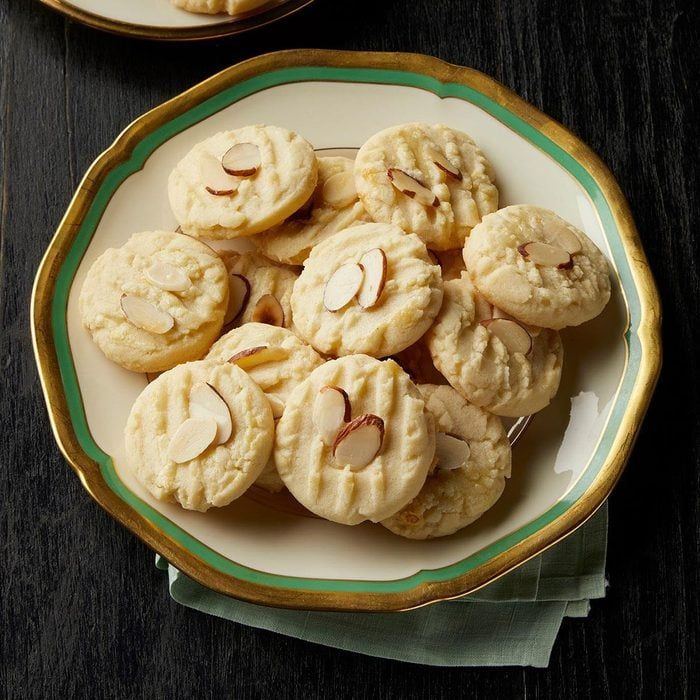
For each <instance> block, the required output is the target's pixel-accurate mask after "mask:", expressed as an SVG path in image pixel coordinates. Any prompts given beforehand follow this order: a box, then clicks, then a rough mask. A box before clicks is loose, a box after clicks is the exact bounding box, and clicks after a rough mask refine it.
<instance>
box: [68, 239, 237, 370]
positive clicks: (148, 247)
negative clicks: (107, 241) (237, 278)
mask: <svg viewBox="0 0 700 700" xmlns="http://www.w3.org/2000/svg"><path fill="white" fill-rule="evenodd" d="M227 303H228V280H227V276H226V267H225V266H224V264H223V262H222V261H221V259H220V258H219V256H218V255H217V254H216V253H215V252H214V251H213V250H212V249H211V248H209V247H208V246H206V245H205V244H204V243H200V242H199V241H196V240H194V239H192V238H190V237H189V236H184V235H182V234H180V233H174V232H172V231H148V232H145V233H135V234H134V235H133V236H131V238H130V239H129V240H128V241H127V242H126V243H125V244H124V245H123V246H121V247H120V248H109V249H108V250H106V251H105V252H104V253H102V255H100V257H99V258H97V260H95V262H94V263H93V264H92V267H91V268H90V270H89V271H88V274H87V276H86V278H85V282H84V283H83V287H82V289H81V291H80V315H81V318H82V322H83V325H84V326H85V328H87V330H88V331H89V332H90V334H91V335H92V339H93V340H94V341H95V343H97V345H98V346H99V348H100V350H102V352H103V353H104V354H105V355H106V356H107V357H108V358H109V359H110V360H112V361H113V362H116V363H117V364H118V365H121V366H122V367H124V368H126V369H129V370H132V371H134V372H160V371H163V370H166V369H170V368H171V367H174V366H175V365H177V364H179V363H180V362H187V361H188V360H194V359H198V358H199V357H201V356H202V354H203V353H204V352H206V350H207V348H208V347H209V346H210V345H211V344H212V342H213V341H214V339H215V338H216V337H217V336H218V335H219V333H220V331H221V327H222V325H223V322H224V314H225V312H226V308H227Z"/></svg>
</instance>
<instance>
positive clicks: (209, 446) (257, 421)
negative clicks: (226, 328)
mask: <svg viewBox="0 0 700 700" xmlns="http://www.w3.org/2000/svg"><path fill="white" fill-rule="evenodd" d="M124 436H125V441H126V454H127V459H128V463H129V465H130V467H131V469H132V470H133V471H134V474H135V475H136V477H137V478H138V480H139V481H140V482H141V483H142V484H143V485H144V486H145V487H146V488H147V489H148V491H149V492H150V493H151V494H152V495H153V497H154V498H157V499H158V500H160V501H175V502H177V503H179V504H180V505H181V506H182V507H183V508H187V509H189V510H199V511H205V510H208V509H209V508H211V507H212V506H216V507H220V506H225V505H227V504H228V503H230V502H231V501H233V500H234V499H236V498H238V497H239V496H241V495H242V494H243V493H244V492H245V491H246V489H247V488H248V487H249V486H250V485H251V484H252V483H253V482H254V481H255V479H256V478H257V477H258V475H259V474H260V472H261V471H262V469H263V467H264V466H265V464H266V463H267V461H268V458H269V456H270V450H271V448H272V442H273V436H274V425H273V422H272V411H271V409H270V404H269V402H268V401H267V399H266V398H265V395H264V394H263V392H262V390H261V389H260V387H258V386H257V384H256V383H255V382H254V381H253V380H252V379H251V378H250V377H249V376H248V375H247V374H246V373H245V372H244V371H243V370H242V369H240V368H239V367H236V366H234V365H232V364H222V365H219V364H216V363H212V362H189V363H186V364H183V365H180V366H178V367H175V368H174V369H171V370H169V371H168V372H165V373H163V374H161V375H160V376H159V377H158V378H157V379H156V380H154V381H153V382H151V383H150V384H149V385H148V386H147V387H146V388H145V389H144V390H143V392H141V394H140V395H139V397H138V398H137V399H136V402H135V403H134V405H133V407H132V409H131V413H130V414H129V420H128V421H127V424H126V429H125V433H124Z"/></svg>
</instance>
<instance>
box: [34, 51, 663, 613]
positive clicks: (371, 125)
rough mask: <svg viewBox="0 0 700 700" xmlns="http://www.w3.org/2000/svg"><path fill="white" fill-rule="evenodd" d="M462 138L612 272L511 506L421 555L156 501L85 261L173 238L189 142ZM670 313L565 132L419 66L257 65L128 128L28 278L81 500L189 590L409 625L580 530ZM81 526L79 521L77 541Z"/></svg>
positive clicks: (252, 507) (649, 374)
mask: <svg viewBox="0 0 700 700" xmlns="http://www.w3.org/2000/svg"><path fill="white" fill-rule="evenodd" d="M409 120H411V121H413V120H416V121H427V122H443V123H447V124H450V125H452V126H454V127H456V128H459V129H462V130H464V131H466V132H467V133H469V134H471V135H472V136H473V137H474V138H475V140H476V141H477V142H478V143H479V144H480V145H481V147H482V148H483V149H484V151H485V152H486V154H487V156H488V157H489V159H490V160H491V162H492V163H493V165H494V168H495V171H496V173H497V178H498V185H499V189H500V191H501V195H502V203H503V204H512V203H517V202H530V203H533V204H537V205H541V206H547V207H550V208H552V209H554V210H555V211H557V212H558V213H559V214H560V215H562V216H563V217H564V218H566V219H568V220H570V221H572V222H573V223H574V224H576V225H577V226H579V227H580V228H582V229H584V230H585V231H586V232H587V233H588V235H589V236H590V237H591V238H592V239H593V240H594V241H595V242H596V243H597V244H598V245H599V246H600V247H601V249H602V250H603V251H604V253H605V254H606V256H607V257H608V259H609V261H610V266H611V271H612V276H613V287H614V290H613V296H612V299H611V302H610V304H609V305H608V307H607V308H606V310H605V312H604V313H603V314H602V315H601V316H600V317H598V318H597V319H595V320H594V321H592V322H591V323H589V324H586V325H584V326H582V327H580V328H574V329H567V330H566V331H564V332H563V338H564V345H565V363H564V367H565V369H564V376H563V378H562V385H561V389H560V391H559V394H558V396H557V398H556V400H555V401H554V402H553V403H552V405H551V406H550V407H548V408H547V409H546V410H544V411H542V412H541V413H540V414H538V416H537V417H536V419H535V420H533V421H532V424H531V425H530V426H529V427H528V429H527V431H525V432H524V433H523V434H522V435H521V436H520V438H519V440H518V443H517V445H516V446H515V449H514V463H513V476H512V478H511V479H510V480H509V482H508V484H507V486H506V491H505V494H504V496H503V497H502V499H501V500H500V501H499V502H498V503H497V504H496V506H495V507H494V508H493V509H492V510H491V511H489V512H488V513H487V514H486V515H485V516H484V517H483V518H481V519H480V520H479V521H477V522H476V523H474V524H473V525H472V526H470V527H468V528H466V529H464V530H463V531H461V532H459V533H457V534H455V535H453V536H451V537H447V538H442V539H439V540H434V541H429V542H415V541H408V540H403V539H401V538H398V537H396V536H395V535H393V534H391V533H389V532H388V531H386V530H384V529H383V528H382V527H380V526H377V525H371V524H365V525H360V526H357V527H344V526H341V525H337V524H335V523H330V522H326V521H323V520H319V519H315V518H306V517H301V516H300V515H298V514H295V513H293V512H291V513H290V512H285V511H284V509H277V508H274V507H270V504H266V503H261V502H257V501H256V500H255V499H254V498H252V497H245V496H244V497H243V498H241V499H239V500H238V501H235V502H234V503H233V504H231V505H230V506H228V507H226V508H222V509H213V510H211V511H209V512H207V513H204V514H203V513H191V512H186V511H184V510H182V509H180V508H178V507H177V506H174V505H172V504H163V503H159V502H157V501H154V500H153V499H152V498H151V497H150V496H149V494H147V493H146V492H145V491H144V490H143V489H142V488H141V487H140V486H139V484H138V482H136V481H135V479H134V478H133V476H132V475H131V474H130V472H129V470H128V469H126V468H125V466H124V454H123V445H122V433H123V427H124V424H125V422H126V417H127V415H128V412H129V410H130V408H131V405H132V403H133V401H134V399H135V398H136V396H137V395H138V393H139V392H140V391H141V389H142V388H143V387H144V386H145V383H146V379H145V377H143V376H141V375H135V374H130V373H128V372H126V371H124V370H121V369H120V368H119V367H116V366H114V365H112V364H111V363H109V362H108V361H107V360H106V359H105V358H104V357H103V356H102V355H101V354H100V352H99V351H98V350H97V348H96V347H95V346H94V344H93V343H92V342H91V341H90V338H89V336H88V334H87V333H86V332H85V331H84V330H83V328H82V327H81V324H80V319H79V314H78V309H77V296H78V293H79V290H80V286H81V283H82V280H83V279H84V276H85V273H86V271H87V269H88V268H89V266H90V264H91V263H92V262H93V261H94V260H95V258H96V257H97V256H98V255H99V254H100V253H101V252H102V251H103V250H105V248H107V247H110V246H115V245H120V244H122V243H123V242H124V241H125V240H126V239H127V238H128V236H129V235H130V234H131V233H132V232H135V231H140V230H152V229H157V228H175V226H176V222H175V220H174V218H173V216H172V213H171V212H170V209H169V206H168V201H167V194H166V182H167V177H168V174H169V172H170V171H171V169H172V168H173V167H174V165H175V164H176V163H177V162H178V160H179V159H180V158H182V156H183V155H184V154H185V153H186V152H187V151H188V150H189V149H190V148H191V146H192V145H193V144H195V143H197V142H199V141H201V140H203V139H204V138H206V137H207V136H209V135H211V134H212V133H215V132H216V131H220V130H223V129H230V128H235V127H238V126H242V125H245V124H250V123H259V122H267V123H274V124H279V125H281V126H284V127H287V128H290V129H293V130H295V131H298V132H299V133H301V134H302V135H303V136H305V137H306V138H307V139H309V140H310V141H311V142H312V143H313V144H314V146H315V147H316V148H317V149H330V148H338V147H343V148H347V149H354V148H357V147H358V146H360V145H361V144H362V143H363V142H364V141H365V140H366V139H367V137H369V136H370V135H371V134H373V133H375V132H376V131H378V130H379V129H382V128H384V127H386V126H389V125H392V124H396V123H401V122H405V121H409ZM659 324H660V308H659V300H658V296H657V292H656V288H655V286H654V282H653V279H652V277H651V274H650V272H649V268H648V266H647V264H646V259H645V256H644V252H643V250H642V248H641V245H640V242H639V239H638V236H637V233H636V230H635V227H634V223H633V221H632V217H631V215H630V212H629V209H628V207H627V204H626V202H625V200H624V197H623V196H622V194H621V192H620V190H619V187H618V186H617V184H616V183H615V181H614V179H613V178H612V176H611V174H610V173H609V172H608V170H607V169H606V168H605V166H604V165H603V164H602V163H601V162H600V161H599V160H598V158H597V157H596V156H595V155H594V154H593V153H592V152H591V151H590V149H588V148H587V147H586V146H585V145H584V144H583V143H581V141H579V140H578V139H577V138H576V137H575V136H574V135H573V134H571V133H570V132H568V131H567V130H566V129H564V128H563V127H562V126H560V125H559V124H557V123H555V122H554V121H552V120H551V119H549V118H548V117H547V116H546V115H544V114H542V113H541V112H539V111H537V110H536V109H535V108H533V107H532V106H530V105H528V104H527V103H526V102H524V101H523V100H521V99H520V98H518V97H517V96H516V95H514V94H513V93H512V92H510V91H509V90H507V89H506V88H504V87H503V86H502V85H500V84H498V83H497V82H495V81H494V80H492V79H490V78H488V77H487V76H485V75H483V74H481V73H479V72H477V71H474V70H470V69H467V68H460V67H457V66H452V65H448V64H446V63H443V62H441V61H438V60H436V59H433V58H429V57H426V56H418V55H412V54H371V53H348V52H333V51H288V52H280V53H274V54H268V55H265V56H261V57H259V58H255V59H252V60H250V61H246V62H244V63H241V64H238V65H236V66H233V67H232V68H229V69H228V70H225V71H223V72H222V73H219V74H218V75H215V76H214V77H212V78H210V79H209V80H207V81H205V82H203V83H201V84H200V85H197V86H195V87H194V88H192V89H190V90H188V91H187V92H185V93H183V94H182V95H180V96H178V97H176V98H174V99H173V100H170V101H169V102H167V103H165V104H163V105H161V106H160V107H157V108H156V109H154V110H152V111H151V112H148V113H147V114H145V115H144V116H143V117H141V118H139V119H137V120H136V121H135V122H134V123H133V124H131V125H130V126H129V127H127V128H126V129H125V131H124V132H123V133H122V134H121V135H120V136H119V137H118V138H117V140H116V141H115V142H114V144H113V145H112V146H111V147H110V148H109V149H108V150H107V151H106V152H105V153H103V154H102V155H101V156H100V157H99V158H98V159H97V161H95V163H94V164H93V166H92V167H91V168H90V170H89V171H88V173H87V175H86V176H85V178H84V179H83V182H82V183H81V185H80V187H79V189H78V191H77V193H76V195H75V197H74V199H73V201H72V202H71V204H70V206H69V208H68V211H67V212H66V215H65V217H64V219H63V221H62V222H61V224H60V226H59V228H58V231H57V233H56V236H55V237H54V239H53V241H52V242H51V244H50V246H49V249H48V251H47V253H46V256H45V258H44V261H43V262H42V265H41V268H40V269H39V272H38V274H37V278H36V283H35V289H34V297H33V331H34V341H35V350H36V356H37V362H38V365H39V371H40V375H41V379H42V383H43V387H44V392H45V395H46V400H47V404H48V408H49V414H50V416H51V421H52V425H53V428H54V432H55V435H56V439H57V441H58V444H59V446H60V448H61V450H62V451H63V453H64V454H65V456H66V457H67V459H68V461H69V462H70V464H71V465H72V466H73V468H74V469H75V471H76V472H77V473H78V475H79V477H80V478H81V480H82V482H83V484H84V485H85V487H86V489H87V490H88V491H89V493H90V494H91V495H92V496H93V498H95V500H97V502H98V503H100V504H101V505H102V506H103V507H104V508H105V509H106V510H107V511H108V512H109V513H111V514H112V515H113V516H114V517H115V518H117V519H118V520H119V521H120V522H122V523H123V524H124V525H125V526H126V527H128V528H129V529H130V530H132V531H133V532H134V533H135V534H136V535H138V536H139V537H140V538H141V539H143V540H144V541H145V542H146V543H147V544H149V545H150V546H151V547H152V548H153V549H155V550H156V551H158V552H159V553H160V554H162V555H163V556H164V557H166V558H167V559H168V560H169V561H170V562H171V563H172V564H173V565H174V566H176V567H178V568H179V569H180V570H182V571H183V572H184V573H186V574H187V575H188V576H191V577H192V578H194V579H196V580H197V581H199V582H200V583H202V584H204V585H206V586H209V587H210V588H212V589H214V590H216V591H219V592H221V593H225V594H228V595H231V596H235V597H237V598H241V599H243V600H247V601H251V602H255V603H263V604H269V605H276V606H281V607H289V608H306V609H323V610H367V611H370V610H385V611H386V610H404V609H408V608H412V607H416V606H420V605H424V604H428V603H432V602H435V601H438V600H444V599H448V598H453V597H456V596H460V595H463V594H465V593H468V592H470V591H473V590H475V589H477V588H479V587H481V586H483V585H485V584H487V583H489V582H490V581H493V580H494V579H496V578H497V577H499V576H500V575H502V574H504V573H506V572H507V571H509V570H511V569H513V568H514V567H516V566H518V565H519V564H521V563H523V562H525V561H526V560H527V559H529V558H530V557H533V556H535V555H536V554H538V553H540V552H542V551H544V550H545V549H546V548H547V547H549V546H551V545H552V544H554V543H555V542H557V541H558V540H559V539H561V538H563V537H565V536H566V535H567V534H568V533H570V532H571V531H572V530H574V529H575V528H576V527H578V526H579V525H581V524H582V523H583V522H584V521H585V520H586V519H587V518H588V517H590V516H591V515H592V514H593V513H594V512H595V511H596V509H597V508H598V507H599V506H600V505H601V504H602V503H603V501H604V499H605V498H606V496H607V495H608V493H609V492H610V490H611V489H612V487H613V485H614V484H615V482H616V480H617V479H618V478H619V476H620V474H621V472H622V469H623V467H624V464H625V461H626V460H627V457H628V456H629V453H630V450H631V448H632V444H633V442H634V438H635V436H636V434H637V432H638V430H639V428H640V426H641V422H642V418H643V415H644V412H645V410H646V407H647V404H648V401H649V399H650V397H651V393H652V391H653V387H654V384H655V381H656V378H657V375H658V371H659V368H660V362H661V347H660V335H659ZM76 527H77V525H76Z"/></svg>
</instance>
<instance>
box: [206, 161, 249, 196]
mask: <svg viewBox="0 0 700 700" xmlns="http://www.w3.org/2000/svg"><path fill="white" fill-rule="evenodd" d="M200 167H201V175H202V179H203V180H204V188H205V189H206V191H207V192H209V194H213V195H216V196H217V197H225V196H227V195H230V194H233V193H234V192H235V191H236V190H237V189H238V185H239V184H240V180H239V179H238V178H236V177H232V176H231V175H229V174H228V173H227V172H226V171H225V170H224V168H223V166H222V165H221V161H220V160H219V159H218V158H215V157H214V156H212V155H209V154H207V155H206V156H204V157H203V158H202V162H201V166H200Z"/></svg>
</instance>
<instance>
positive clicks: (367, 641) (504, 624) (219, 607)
mask: <svg viewBox="0 0 700 700" xmlns="http://www.w3.org/2000/svg"><path fill="white" fill-rule="evenodd" d="M607 532H608V510H607V503H606V504H604V505H603V507H602V508H601V509H600V510H599V511H598V512H597V513H596V514H595V515H594V516H593V517H592V518H591V519H590V520H589V521H588V522H587V523H586V524H585V525H584V526H583V527H581V528H579V529H578V530H577V531H576V532H574V533H573V534H571V535H570V536H569V537H567V538H566V539H565V540H563V541H562V542H560V543H559V544H557V545H555V546H554V547H552V548H551V549H549V550H547V551H546V552H545V553H544V554H541V555H540V556H538V557H535V558H534V559H531V560H530V561H529V562H526V563H525V564H523V565H522V566H520V567H518V568H517V569H516V570H515V571H513V572H511V573H510V574H507V575H506V576H503V577H502V578H500V579H499V580H497V581H495V582H494V583H492V584H491V585H489V586H487V587H485V588H482V589H481V590H479V591H477V592H476V593H473V594H471V595H469V596H465V597H464V598H460V599H459V600H456V601H449V602H445V603H436V604H434V605H428V606H426V607H423V608H419V609H418V610H411V611H408V612H401V613H332V612H310V611H299V610H282V609H279V608H270V607H266V606H262V605H253V604H251V603H244V602H242V601H239V600H234V599H233V598H228V597H227V596H224V595H221V594H219V593H214V592H213V591H211V590H209V589H208V588H205V587H204V586H201V585H200V584H198V583H195V582H194V581H193V580H192V579H190V578H188V577H187V576H185V575H184V574H182V573H181V572H180V571H178V570H177V569H175V568H174V567H173V566H170V565H169V564H168V563H167V561H165V560H164V559H163V558H162V557H158V556H156V565H157V566H158V567H159V568H161V569H163V570H167V571H168V580H169V587H170V595H171V596H172V598H173V600H175V601H177V602H178V603H180V604H182V605H186V606H187V607H189V608H194V609H195V610H200V611H201V612H205V613H208V614H210V615H216V616H217V617H222V618H225V619H227V620H232V621H233V622H239V623H241V624H244V625H249V626H251V627H259V628H261V629H266V630H271V631H273V632H279V633H280V634H286V635H288V636H291V637H298V638H299V639H304V640H307V641H310V642H316V643H317V644H324V645H326V646H330V647H336V648H338V649H346V650H349V651H355V652H359V653H361V654H368V655H370V656H380V657H384V658H388V659H398V660H400V661H409V662H412V663H419V664H430V665H432V666H537V667H545V666H547V664H548V663H549V656H550V653H551V651H552V647H553V645H554V641H555V640H556V637H557V633H558V632H559V627H560V626H561V622H562V620H563V619H564V618H565V617H586V616H587V615H588V611H589V609H590V600H591V599H594V598H603V597H604V596H605V585H606V582H605V555H606V547H607Z"/></svg>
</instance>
